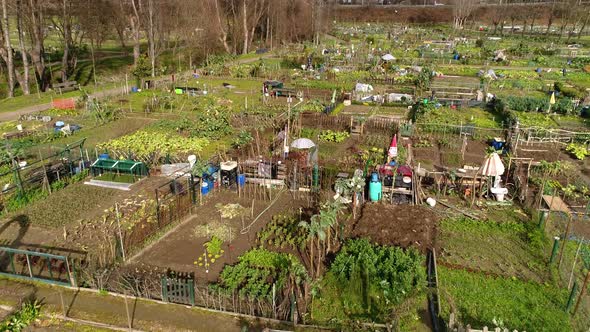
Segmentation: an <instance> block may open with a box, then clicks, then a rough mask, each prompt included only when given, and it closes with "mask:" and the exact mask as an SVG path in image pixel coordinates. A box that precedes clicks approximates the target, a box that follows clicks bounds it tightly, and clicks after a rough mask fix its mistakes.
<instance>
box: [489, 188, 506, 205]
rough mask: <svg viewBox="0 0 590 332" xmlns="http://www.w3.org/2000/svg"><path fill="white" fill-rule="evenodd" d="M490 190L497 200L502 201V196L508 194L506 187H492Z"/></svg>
mask: <svg viewBox="0 0 590 332" xmlns="http://www.w3.org/2000/svg"><path fill="white" fill-rule="evenodd" d="M490 191H491V192H492V194H494V195H495V196H496V200H497V201H498V202H503V201H504V196H505V195H506V194H508V188H492V189H491V190H490Z"/></svg>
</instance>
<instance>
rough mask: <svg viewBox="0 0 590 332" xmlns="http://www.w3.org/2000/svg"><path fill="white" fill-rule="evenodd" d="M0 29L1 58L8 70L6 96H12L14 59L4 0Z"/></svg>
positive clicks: (4, 0) (4, 1) (3, 0)
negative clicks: (1, 42) (1, 38)
mask: <svg viewBox="0 0 590 332" xmlns="http://www.w3.org/2000/svg"><path fill="white" fill-rule="evenodd" d="M1 26H2V27H1V28H0V31H1V32H2V35H3V39H4V40H3V41H4V45H3V46H4V48H3V49H2V51H1V55H2V58H3V59H4V62H6V69H7V71H8V97H9V98H12V97H14V61H13V58H12V44H11V43H10V21H9V20H8V6H7V4H6V0H2V24H1Z"/></svg>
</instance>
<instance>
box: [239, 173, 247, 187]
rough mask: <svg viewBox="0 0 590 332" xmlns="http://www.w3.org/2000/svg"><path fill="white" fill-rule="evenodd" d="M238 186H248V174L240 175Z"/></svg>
mask: <svg viewBox="0 0 590 332" xmlns="http://www.w3.org/2000/svg"><path fill="white" fill-rule="evenodd" d="M238 185H239V186H240V187H243V186H245V185H246V174H238Z"/></svg>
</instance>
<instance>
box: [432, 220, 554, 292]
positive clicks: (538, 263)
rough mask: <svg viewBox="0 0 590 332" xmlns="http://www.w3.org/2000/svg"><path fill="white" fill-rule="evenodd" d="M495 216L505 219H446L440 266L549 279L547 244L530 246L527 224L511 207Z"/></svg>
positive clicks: (443, 228)
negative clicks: (447, 265)
mask: <svg viewBox="0 0 590 332" xmlns="http://www.w3.org/2000/svg"><path fill="white" fill-rule="evenodd" d="M496 213H497V214H498V215H499V216H502V215H503V216H504V220H502V221H500V222H494V221H475V220H471V219H462V218H459V219H445V220H443V221H442V222H441V228H440V237H439V239H440V241H441V243H442V247H443V249H442V251H441V254H440V258H439V260H440V263H441V264H443V265H444V264H449V265H451V266H460V267H465V268H468V269H473V270H478V271H482V272H486V273H491V274H494V275H502V276H505V277H516V278H519V279H523V280H530V281H535V282H545V281H547V280H549V279H550V272H549V270H548V269H547V266H546V262H547V258H548V253H547V250H545V249H547V248H546V247H547V245H546V244H545V245H544V246H543V248H535V247H534V246H532V245H531V243H530V241H529V240H528V238H527V236H528V232H527V227H526V226H525V223H526V222H528V221H521V220H520V219H519V216H518V215H517V214H516V213H515V212H513V211H512V208H510V209H502V210H501V211H496Z"/></svg>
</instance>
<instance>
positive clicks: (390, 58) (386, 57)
mask: <svg viewBox="0 0 590 332" xmlns="http://www.w3.org/2000/svg"><path fill="white" fill-rule="evenodd" d="M381 60H383V61H392V60H395V57H394V56H393V55H391V54H389V53H387V54H385V55H384V56H382V57H381Z"/></svg>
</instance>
